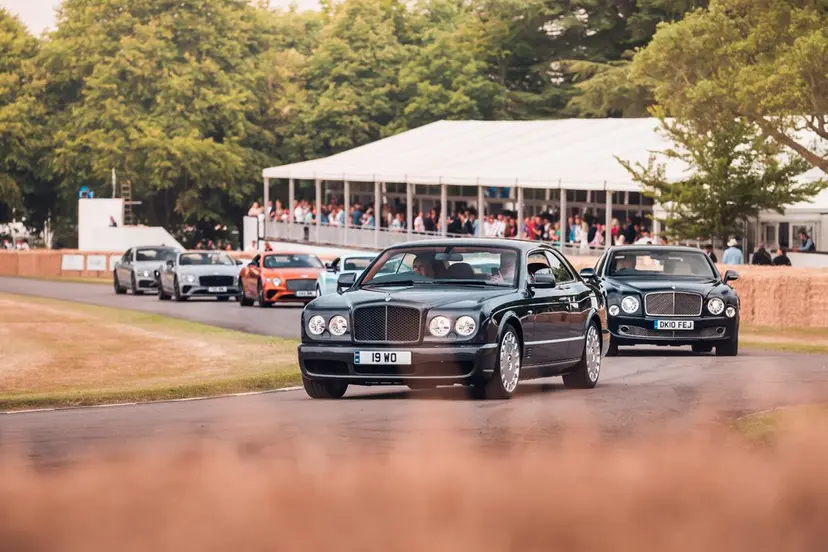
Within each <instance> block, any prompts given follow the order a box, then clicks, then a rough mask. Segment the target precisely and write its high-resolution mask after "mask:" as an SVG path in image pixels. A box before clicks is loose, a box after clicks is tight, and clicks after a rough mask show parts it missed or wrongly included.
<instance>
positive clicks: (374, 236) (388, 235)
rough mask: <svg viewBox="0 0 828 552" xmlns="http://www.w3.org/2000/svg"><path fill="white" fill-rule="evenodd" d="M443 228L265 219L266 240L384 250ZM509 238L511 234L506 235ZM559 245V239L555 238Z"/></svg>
mask: <svg viewBox="0 0 828 552" xmlns="http://www.w3.org/2000/svg"><path fill="white" fill-rule="evenodd" d="M442 237H443V236H442V234H440V233H439V232H411V233H409V232H408V230H394V229H389V228H380V229H379V231H377V230H376V229H375V228H366V227H354V226H348V227H347V228H346V227H344V226H341V225H334V224H320V225H319V226H317V225H316V223H299V222H294V223H293V224H290V223H287V222H281V221H273V220H270V221H267V222H265V223H264V236H263V239H266V240H285V241H291V242H299V243H312V244H317V245H331V246H337V247H345V248H349V247H350V248H354V249H369V250H381V249H384V248H386V247H390V246H392V245H397V244H400V243H405V242H409V241H417V240H427V239H440V238H442ZM447 237H448V238H474V237H475V236H469V235H468V234H453V233H448V234H447ZM503 239H508V238H503ZM554 244H555V245H557V246H559V245H560V244H559V242H554ZM563 252H564V254H566V255H590V256H595V257H598V256H600V255H601V253H603V252H604V247H603V246H601V247H583V246H581V244H579V243H568V244H566V245H565V247H564V251H563Z"/></svg>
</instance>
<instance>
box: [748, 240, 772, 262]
mask: <svg viewBox="0 0 828 552" xmlns="http://www.w3.org/2000/svg"><path fill="white" fill-rule="evenodd" d="M750 264H753V265H759V266H770V265H771V264H773V260H772V259H771V256H770V253H768V250H767V249H765V244H764V243H762V242H759V245H758V247H757V248H756V252H755V253H754V254H753V258H752V259H751V261H750Z"/></svg>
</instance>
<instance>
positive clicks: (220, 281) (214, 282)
mask: <svg viewBox="0 0 828 552" xmlns="http://www.w3.org/2000/svg"><path fill="white" fill-rule="evenodd" d="M198 283H199V285H202V286H206V287H216V286H225V287H226V286H232V285H233V277H232V276H202V277H200V278H199V279H198Z"/></svg>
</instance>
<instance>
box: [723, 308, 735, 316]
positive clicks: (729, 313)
mask: <svg viewBox="0 0 828 552" xmlns="http://www.w3.org/2000/svg"><path fill="white" fill-rule="evenodd" d="M725 315H727V317H728V318H733V317H734V316H736V309H735V308H734V307H727V309H726V310H725Z"/></svg>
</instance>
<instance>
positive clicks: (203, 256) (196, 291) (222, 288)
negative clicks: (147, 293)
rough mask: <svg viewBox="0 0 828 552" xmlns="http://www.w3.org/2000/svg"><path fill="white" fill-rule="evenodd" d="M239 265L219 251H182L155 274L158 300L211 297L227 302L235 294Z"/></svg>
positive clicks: (236, 293) (237, 292)
mask: <svg viewBox="0 0 828 552" xmlns="http://www.w3.org/2000/svg"><path fill="white" fill-rule="evenodd" d="M239 264H240V262H239V261H235V260H233V258H232V257H231V256H230V255H228V254H227V253H224V252H222V251H183V252H181V253H179V254H178V255H176V256H175V257H174V258H173V259H170V260H168V261H167V263H166V264H165V265H164V267H163V268H162V269H161V270H159V272H158V298H159V299H160V300H162V301H164V300H167V299H169V298H170V297H172V298H174V299H175V300H176V301H186V300H187V299H189V298H190V297H215V298H216V299H218V300H219V301H227V299H229V298H230V297H236V296H238V294H239Z"/></svg>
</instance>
